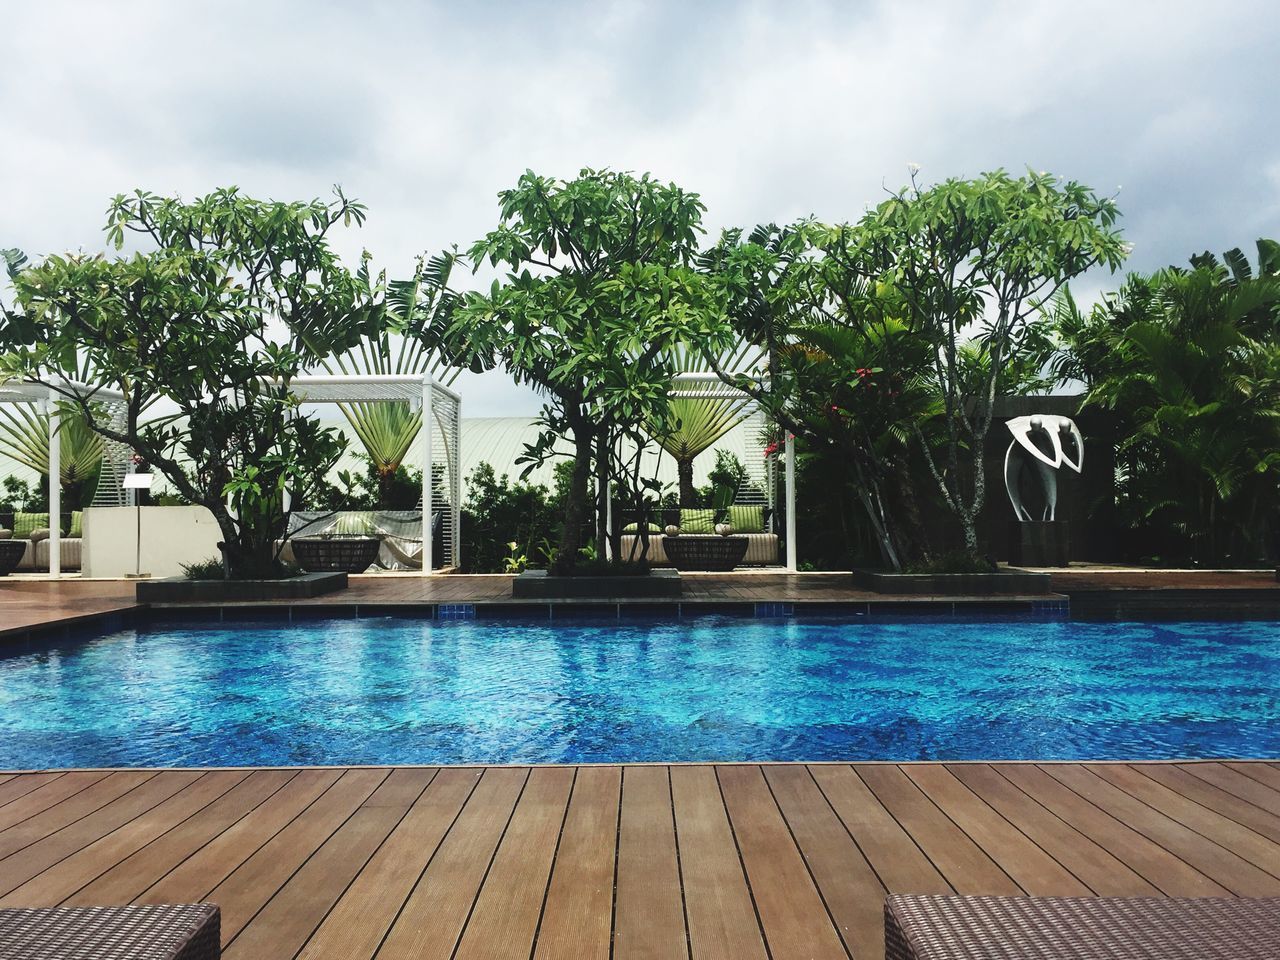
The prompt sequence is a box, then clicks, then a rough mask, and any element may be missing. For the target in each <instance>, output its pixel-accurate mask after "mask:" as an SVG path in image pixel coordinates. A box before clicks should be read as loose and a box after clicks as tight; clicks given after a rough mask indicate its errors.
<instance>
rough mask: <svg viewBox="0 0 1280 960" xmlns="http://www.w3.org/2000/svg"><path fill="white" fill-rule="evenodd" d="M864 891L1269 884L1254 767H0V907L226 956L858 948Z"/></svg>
mask: <svg viewBox="0 0 1280 960" xmlns="http://www.w3.org/2000/svg"><path fill="white" fill-rule="evenodd" d="M886 891H893V892H906V891H912V892H935V893H949V892H953V891H954V892H957V893H962V894H978V893H988V894H1015V895H1016V894H1030V895H1079V896H1090V895H1099V896H1134V895H1139V896H1160V895H1167V896H1277V895H1280V766H1277V765H1275V764H1270V763H1253V762H1251V763H1186V764H1174V763H1157V764H1129V765H1125V764H1030V763H1028V764H855V765H853V766H845V765H812V766H805V765H800V764H796V765H778V766H754V765H726V766H699V765H691V766H671V767H666V766H590V767H580V768H574V767H535V768H531V769H530V768H518V767H492V768H467V767H446V768H441V769H425V768H397V769H384V768H352V769H305V770H297V769H290V770H210V771H198V770H194V771H188V770H169V771H154V770H128V771H68V772H50V773H31V774H15V775H4V774H0V906H20V905H50V904H59V903H63V904H113V903H130V902H141V903H154V902H173V901H199V900H208V901H212V902H214V903H218V904H219V905H221V907H222V911H223V914H222V930H223V938H224V942H225V946H226V953H225V956H226V957H228V958H229V960H238V958H255V960H256V958H262V957H276V958H287V957H304V958H310V960H320V958H333V960H362V958H371V957H375V956H376V957H378V958H379V960H395V958H414V960H417V958H424V960H425V958H459V960H473V958H475V960H493V958H506V957H511V958H520V960H528V958H531V957H532V958H535V960H536V958H548V960H549V958H575V960H576V958H599V960H605V958H609V957H613V958H617V960H639V958H646V960H670V958H682V957H683V958H688V960H718V958H725V960H750V958H762V960H763V958H772V960H791V958H797V960H799V958H832V957H834V958H839V957H847V956H851V957H855V958H866V957H879V956H881V955H882V928H881V923H882V920H881V909H882V902H883V899H884V896H885V893H886Z"/></svg>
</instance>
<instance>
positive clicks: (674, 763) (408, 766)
mask: <svg viewBox="0 0 1280 960" xmlns="http://www.w3.org/2000/svg"><path fill="white" fill-rule="evenodd" d="M1170 763H1178V764H1192V763H1257V764H1263V765H1274V764H1276V763H1280V757H1160V758H1158V759H1152V758H1146V759H1140V760H1125V759H1111V760H1009V759H1000V758H995V759H992V758H985V759H978V760H858V759H851V760H596V761H589V760H584V761H581V762H576V761H575V762H565V763H536V762H527V763H485V762H483V761H478V760H477V761H473V762H470V763H328V764H310V765H287V764H286V765H283V766H244V765H239V766H226V767H218V766H213V767H33V768H31V769H18V768H3V769H0V776H5V777H7V776H19V775H22V774H30V773H129V772H138V771H144V772H153V771H154V772H161V771H164V772H171V773H184V772H185V773H209V772H213V771H215V770H248V771H258V770H486V769H492V768H497V769H508V770H530V769H534V768H543V767H551V768H556V767H847V766H851V765H859V766H872V765H875V766H894V767H901V766H921V767H923V766H947V767H951V766H960V765H970V764H972V765H975V766H982V765H986V764H1001V765H1023V764H1026V765H1030V766H1038V767H1047V766H1071V767H1081V766H1086V767H1087V766H1115V765H1117V764H1122V765H1124V766H1142V765H1163V764H1170Z"/></svg>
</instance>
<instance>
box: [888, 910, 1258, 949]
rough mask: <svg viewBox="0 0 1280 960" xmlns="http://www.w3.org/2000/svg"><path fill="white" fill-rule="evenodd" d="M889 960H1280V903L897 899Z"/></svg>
mask: <svg viewBox="0 0 1280 960" xmlns="http://www.w3.org/2000/svg"><path fill="white" fill-rule="evenodd" d="M884 923H885V928H884V933H885V935H884V941H885V960H976V958H982V960H1104V958H1105V960H1251V958H1254V957H1257V958H1262V957H1271V958H1274V957H1276V956H1277V955H1280V898H1269V899H1263V900H1250V899H1235V898H1231V899H1227V898H1220V899H1219V898H1204V899H1156V898H1148V897H1133V898H1129V897H1097V898H1091V897H938V896H892V897H889V899H888V900H886V901H885V907H884Z"/></svg>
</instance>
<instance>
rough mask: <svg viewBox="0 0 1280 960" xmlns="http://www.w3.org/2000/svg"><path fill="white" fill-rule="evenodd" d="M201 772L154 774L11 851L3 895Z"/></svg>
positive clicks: (3, 868) (0, 880) (1, 872)
mask: <svg viewBox="0 0 1280 960" xmlns="http://www.w3.org/2000/svg"><path fill="white" fill-rule="evenodd" d="M201 776H203V774H200V773H195V772H189V771H166V772H164V773H162V774H156V775H154V776H151V777H149V778H148V779H145V780H143V781H142V782H141V783H139V784H138V785H137V786H136V787H134V788H133V789H132V790H130V791H129V792H128V793H125V794H123V795H122V796H118V797H116V798H115V799H113V800H112V801H111V802H109V803H107V804H105V805H104V806H102V807H100V808H99V809H97V810H94V811H93V812H92V813H90V814H88V815H87V816H84V817H81V818H80V819H79V820H76V821H75V822H74V823H69V824H67V825H66V826H65V827H62V828H61V829H60V830H58V831H57V832H55V833H52V834H50V835H48V836H46V837H44V838H42V839H39V840H36V841H35V842H34V843H31V844H29V845H28V846H24V847H23V848H22V849H21V850H18V851H17V852H16V853H12V854H10V855H9V856H7V857H5V858H4V859H3V860H0V895H4V894H8V893H9V892H11V891H12V890H14V889H16V888H17V887H20V886H21V885H22V884H24V883H26V882H27V881H28V880H30V879H32V878H33V877H36V876H38V875H39V874H41V873H42V872H44V871H45V870H48V869H49V868H50V867H52V866H53V865H54V864H55V863H58V862H59V861H61V860H62V859H63V858H65V857H69V856H71V854H73V853H75V852H76V851H77V850H82V849H83V848H85V847H87V846H88V845H89V844H91V843H93V842H94V841H95V840H97V839H99V838H100V837H105V836H106V835H107V834H109V833H111V831H113V830H115V829H116V828H117V827H120V826H122V825H124V824H126V823H128V822H129V821H130V820H132V819H134V818H135V817H139V816H141V815H142V814H144V813H146V812H147V811H148V810H150V809H151V808H152V807H155V806H156V805H158V804H161V803H163V802H164V801H165V800H168V799H169V798H170V797H171V796H173V795H174V794H175V793H177V792H178V791H179V790H182V789H183V788H184V787H187V786H188V785H190V784H192V783H194V782H195V781H196V780H198V779H200V777H201ZM31 822H32V821H31V820H27V821H25V822H24V823H21V824H19V825H18V828H22V827H28V826H29V825H30V824H31ZM15 829H17V828H15Z"/></svg>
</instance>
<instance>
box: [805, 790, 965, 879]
mask: <svg viewBox="0 0 1280 960" xmlns="http://www.w3.org/2000/svg"><path fill="white" fill-rule="evenodd" d="M810 772H811V773H812V774H813V778H814V781H815V782H816V783H817V784H818V787H819V788H820V789H821V790H822V792H823V795H824V797H825V798H826V800H827V802H828V803H829V804H830V805H831V808H832V809H833V810H834V811H835V813H836V816H838V817H839V818H840V820H841V822H842V823H844V826H845V829H846V830H848V831H849V833H850V835H851V836H852V837H853V840H854V842H855V843H856V844H857V845H858V848H859V849H860V850H862V852H863V854H864V855H865V856H866V858H867V861H868V862H869V863H870V864H871V866H872V869H874V870H875V872H876V875H877V876H878V877H879V878H880V882H881V883H883V884H884V885H885V887H886V889H888V890H889V891H890V892H891V893H942V894H945V893H954V892H955V891H954V889H953V888H952V887H951V884H949V883H947V881H946V878H944V877H943V876H942V874H941V873H939V872H938V869H937V868H936V867H935V866H934V865H933V864H932V863H931V862H930V861H929V858H928V857H926V856H925V855H924V852H923V851H922V850H921V849H920V847H919V846H918V845H917V844H916V842H915V841H914V840H913V839H912V838H911V835H910V834H908V833H907V831H906V830H904V829H903V828H902V825H901V824H899V823H898V821H897V820H895V819H894V818H893V815H892V814H890V813H889V811H888V810H886V809H885V807H884V805H883V804H882V803H881V802H880V800H879V798H877V797H876V795H875V794H874V793H872V792H871V790H870V788H869V787H868V786H867V785H866V784H865V783H864V782H863V781H862V778H861V777H859V776H858V774H857V773H855V772H854V770H853V768H852V767H845V766H826V765H822V766H813V767H810Z"/></svg>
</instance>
